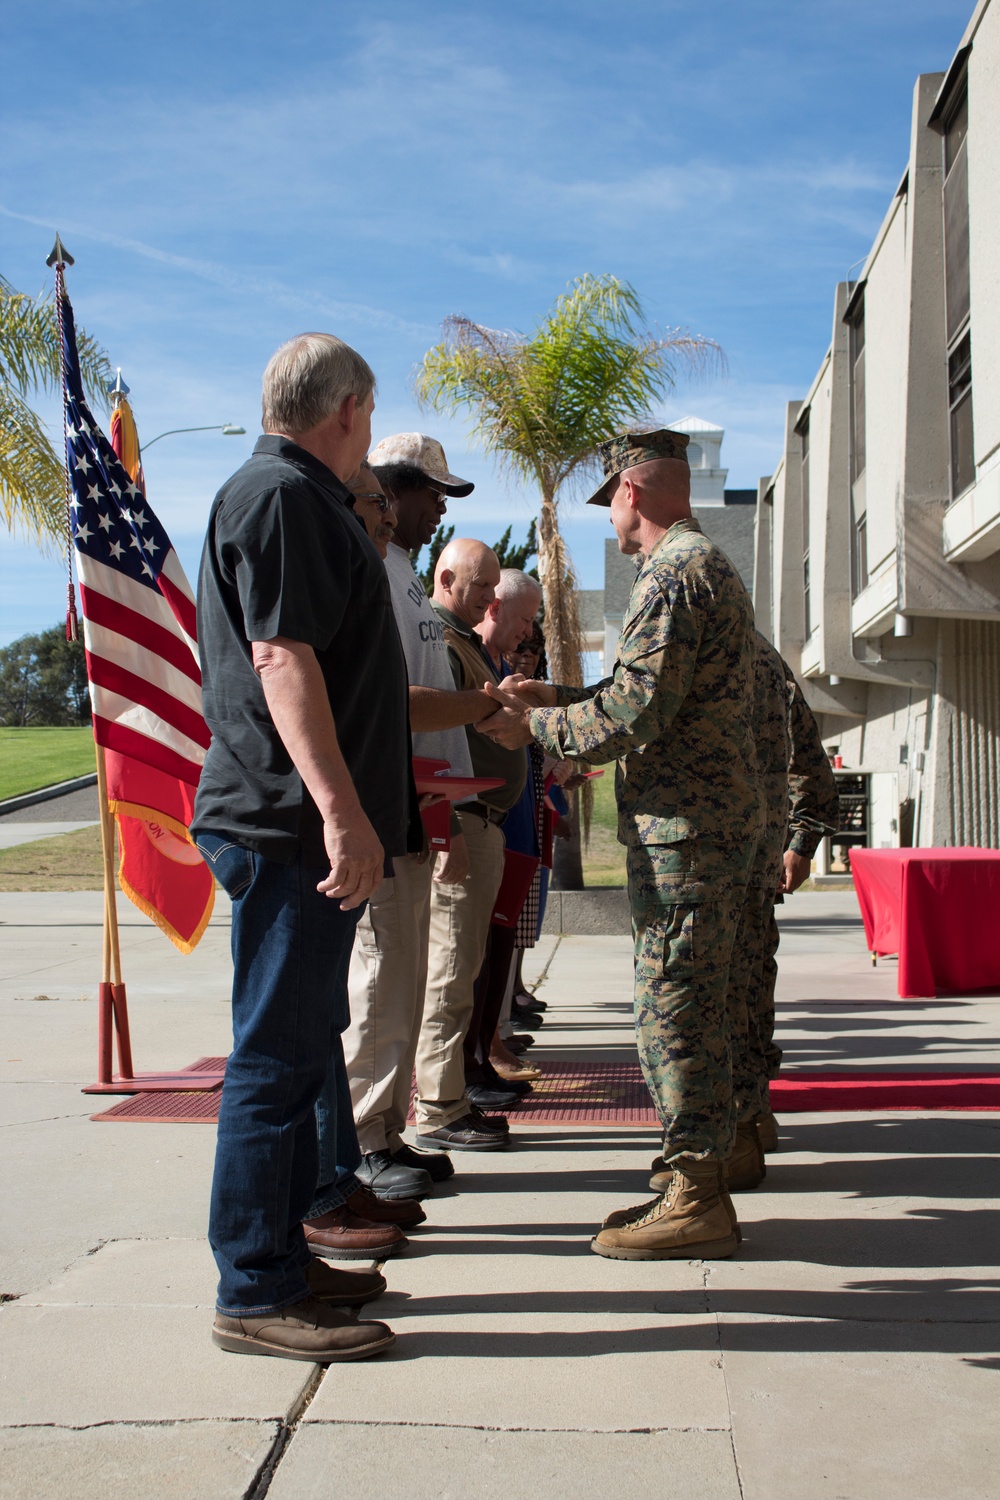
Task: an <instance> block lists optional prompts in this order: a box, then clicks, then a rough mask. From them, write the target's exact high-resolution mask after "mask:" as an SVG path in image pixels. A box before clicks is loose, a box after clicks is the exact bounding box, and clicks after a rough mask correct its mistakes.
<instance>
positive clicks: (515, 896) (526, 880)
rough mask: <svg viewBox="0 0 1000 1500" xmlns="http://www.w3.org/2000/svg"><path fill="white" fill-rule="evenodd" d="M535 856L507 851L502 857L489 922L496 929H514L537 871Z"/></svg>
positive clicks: (536, 856) (512, 850)
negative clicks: (498, 881) (500, 870)
mask: <svg viewBox="0 0 1000 1500" xmlns="http://www.w3.org/2000/svg"><path fill="white" fill-rule="evenodd" d="M538 863H539V861H538V855H537V854H519V853H518V852H517V850H516V849H507V850H505V851H504V856H503V878H502V879H501V881H500V889H499V890H498V891H497V899H496V901H495V902H494V904H493V915H492V917H490V921H491V922H495V923H496V925H497V926H498V927H516V926H517V919H518V917H519V916H520V915H521V908H522V907H523V905H524V903H525V901H527V899H528V892H529V891H530V890H531V882H532V880H533V879H534V878H535V871H536V870H537V869H538Z"/></svg>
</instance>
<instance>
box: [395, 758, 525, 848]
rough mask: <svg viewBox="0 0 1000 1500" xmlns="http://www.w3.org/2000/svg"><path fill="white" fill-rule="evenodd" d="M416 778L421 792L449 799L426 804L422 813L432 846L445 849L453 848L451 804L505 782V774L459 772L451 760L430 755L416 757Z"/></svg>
mask: <svg viewBox="0 0 1000 1500" xmlns="http://www.w3.org/2000/svg"><path fill="white" fill-rule="evenodd" d="M413 780H414V782H415V784H416V788H417V794H418V795H419V796H421V797H423V796H427V795H429V794H432V795H434V796H436V797H444V798H446V799H447V800H446V801H444V802H435V803H434V805H433V807H425V808H423V809H422V810H421V813H420V817H421V819H422V821H423V825H424V828H425V830H426V833H427V842H428V843H429V844H430V846H431V849H432V850H434V849H440V850H442V851H443V850H446V849H450V848H451V834H450V832H449V830H450V828H451V804H452V803H453V802H464V801H465V799H466V798H467V797H474V796H475V795H476V793H477V792H488V791H491V790H492V789H493V787H496V786H503V778H502V777H500V776H460V775H455V774H453V773H452V769H451V762H450V761H447V760H434V759H432V758H431V757H430V756H427V755H415V756H414V757H413Z"/></svg>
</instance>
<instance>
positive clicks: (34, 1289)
mask: <svg viewBox="0 0 1000 1500" xmlns="http://www.w3.org/2000/svg"><path fill="white" fill-rule="evenodd" d="M122 916H123V931H122V940H123V962H124V966H125V974H126V980H127V983H128V988H129V997H130V1008H131V1012H132V1019H133V1025H132V1032H133V1047H134V1051H135V1061H136V1066H137V1068H140V1069H150V1068H173V1067H176V1066H178V1065H182V1064H185V1063H189V1062H191V1061H193V1060H194V1059H195V1058H196V1057H198V1056H201V1055H203V1054H217V1053H218V1054H221V1053H224V1052H225V1051H226V1049H227V1046H228V1041H229V1011H228V987H229V975H228V912H227V910H226V906H225V902H224V900H222V901H220V910H219V914H218V915H217V916H216V917H215V918H214V920H213V922H212V924H211V927H210V929H209V931H208V933H207V934H206V937H205V939H204V941H203V942H202V944H201V946H200V947H199V948H198V949H197V950H196V952H195V953H194V955H192V956H191V957H190V958H187V959H185V958H183V957H181V956H180V955H179V954H176V953H175V952H174V950H173V949H172V948H171V947H170V945H169V944H168V943H167V942H166V940H165V939H164V938H162V937H161V936H160V935H159V933H157V932H156V931H155V929H153V928H152V926H151V925H150V924H149V923H148V922H146V921H145V919H143V918H142V917H140V916H139V914H138V913H134V914H133V912H132V910H131V908H129V907H128V904H127V903H125V902H123V903H122ZM782 924H783V930H784V948H783V961H782V977H781V1000H782V1004H781V1039H782V1042H783V1045H784V1046H785V1047H786V1053H787V1062H788V1065H789V1066H791V1067H797V1066H800V1065H803V1066H821V1065H826V1066H838V1065H842V1064H845V1063H848V1064H849V1063H853V1064H855V1065H862V1064H870V1065H872V1066H896V1067H901V1068H913V1067H915V1066H920V1065H928V1066H934V1067H938V1068H943V1067H949V1066H952V1065H955V1066H964V1067H972V1066H982V1067H986V1066H991V1065H995V1062H996V1047H997V1038H998V1031H997V1024H998V1021H1000V1006H998V1002H997V1000H995V999H993V1000H991V999H976V1000H962V999H958V1000H955V999H952V1000H947V1001H900V1000H898V999H897V998H896V996H895V973H894V966H893V965H892V964H888V963H887V964H881V963H880V965H879V968H878V969H877V970H873V969H872V967H871V962H870V959H869V958H868V955H867V953H866V951H865V946H864V938H863V934H862V932H861V928H860V924H859V922H858V919H857V908H856V904H855V902H854V898H853V896H851V895H848V896H841V895H832V894H818V895H799V896H796V897H795V898H794V899H793V900H792V901H791V902H790V903H789V904H788V906H787V907H786V908H785V910H784V913H783V915H782ZM100 935H101V933H100V897H99V895H97V894H91V893H79V894H69V895H61V894H60V895H54V894H53V895H4V896H0V944H2V952H3V964H2V973H3V978H2V980H0V1017H2V1028H3V1030H2V1035H3V1043H2V1054H0V1076H2V1077H3V1079H4V1087H3V1091H2V1101H3V1103H2V1116H0V1120H2V1124H3V1131H2V1138H3V1140H4V1141H5V1142H6V1150H5V1151H4V1156H3V1161H4V1194H3V1215H2V1218H3V1226H2V1249H0V1256H2V1259H0V1269H2V1279H0V1291H2V1292H3V1294H4V1296H5V1299H9V1300H7V1304H6V1306H4V1307H3V1309H2V1310H0V1497H2V1500H8V1497H10V1500H14V1497H16V1500H35V1497H46V1500H48V1497H55V1496H60V1497H66V1500H98V1497H100V1500H119V1497H125V1496H129V1497H131V1496H135V1495H144V1496H148V1497H151V1500H160V1497H184V1500H188V1497H191V1500H193V1497H198V1500H202V1497H211V1500H228V1497H234V1500H236V1497H243V1496H252V1497H254V1500H261V1497H262V1496H263V1495H265V1494H267V1495H268V1496H269V1497H270V1500H320V1497H323V1500H326V1497H328V1496H329V1495H331V1494H338V1495H344V1496H347V1497H353V1496H358V1497H367V1496H369V1495H370V1494H371V1493H372V1492H373V1491H374V1490H375V1489H377V1490H378V1492H379V1493H388V1494H392V1495H396V1494H399V1495H405V1496H406V1497H407V1500H424V1497H432V1496H433V1497H455V1500H478V1497H484V1500H486V1497H493V1496H497V1497H501V1496H502V1497H504V1500H507V1497H509V1495H510V1494H511V1493H512V1492H513V1491H515V1490H518V1489H521V1488H524V1489H528V1490H530V1492H531V1493H532V1495H534V1496H537V1497H539V1500H550V1497H551V1500H563V1497H569V1496H574V1497H575V1496H578V1495H590V1494H603V1493H607V1494H619V1493H621V1492H622V1491H625V1490H627V1491H628V1492H630V1493H631V1492H636V1491H638V1492H641V1493H645V1494H649V1495H655V1496H657V1497H665V1500H666V1497H669V1500H701V1497H705V1500H708V1497H711V1500H716V1497H718V1500H723V1497H725V1500H814V1497H818V1500H841V1497H845V1500H868V1497H872V1500H876V1497H877V1500H897V1497H898V1500H904V1497H905V1500H973V1497H975V1500H985V1497H996V1496H997V1495H998V1494H1000V1462H998V1460H1000V1453H998V1442H997V1437H996V1431H997V1422H996V1411H997V1404H998V1396H1000V1357H998V1349H997V1336H998V1332H1000V1311H998V1299H997V1288H998V1285H1000V1279H998V1271H997V1247H998V1243H1000V1237H998V1233H997V1229H998V1215H997V1212H996V1202H995V1200H996V1196H997V1188H998V1173H997V1165H996V1152H997V1147H998V1145H1000V1115H997V1114H981V1115H976V1114H954V1113H953V1114H941V1115H934V1116H927V1115H915V1114H907V1113H901V1114H898V1115H887V1114H878V1115H862V1114H851V1115H845V1116H842V1117H837V1116H833V1115H794V1116H788V1117H787V1118H786V1119H784V1120H783V1121H781V1137H782V1151H781V1152H780V1154H778V1155H777V1156H775V1157H772V1158H770V1160H769V1168H768V1177H767V1180H766V1183H765V1184H764V1187H763V1188H762V1189H760V1190H758V1191H757V1192H755V1193H752V1194H746V1195H742V1196H741V1197H740V1198H739V1200H738V1207H739V1210H740V1216H741V1221H742V1223H743V1227H744V1233H745V1236H746V1238H745V1242H744V1244H743V1246H742V1247H741V1250H740V1253H739V1255H738V1256H737V1257H735V1258H734V1259H733V1260H731V1261H716V1262H710V1263H709V1262H705V1263H702V1262H647V1263H641V1262H639V1263H627V1262H617V1261H605V1260H602V1259H600V1258H598V1257H597V1256H594V1255H592V1254H590V1253H589V1251H588V1248H587V1243H588V1239H589V1237H590V1235H591V1233H592V1232H593V1231H594V1229H595V1227H596V1226H597V1225H598V1224H599V1223H600V1221H601V1218H602V1217H603V1215H604V1214H605V1213H607V1211H608V1210H609V1209H610V1208H612V1207H616V1206H619V1205H621V1204H624V1203H629V1202H637V1201H641V1200H642V1199H643V1198H645V1197H648V1190H647V1187H646V1171H645V1168H646V1165H647V1163H648V1160H649V1158H650V1157H651V1156H652V1154H653V1152H654V1150H655V1147H656V1139H655V1135H654V1133H653V1132H651V1131H646V1130H635V1131H632V1130H615V1129H607V1130H602V1129H597V1128H581V1127H579V1126H567V1127H566V1128H564V1129H557V1128H554V1127H551V1126H547V1127H539V1128H536V1129H533V1130H528V1129H521V1130H519V1131H518V1137H517V1147H516V1149H514V1150H511V1151H510V1152H508V1153H505V1154H501V1155H497V1156H483V1157H478V1158H477V1157H474V1156H469V1155H468V1154H466V1155H464V1156H463V1155H461V1154H459V1153H456V1154H455V1158H454V1159H455V1163H456V1166H457V1167H458V1169H459V1170H458V1175H456V1177H455V1178H454V1179H453V1182H452V1183H449V1184H446V1185H445V1188H446V1189H447V1190H446V1191H443V1190H442V1189H439V1190H438V1193H437V1195H436V1196H435V1197H434V1198H432V1199H430V1200H428V1201H427V1203H426V1204H425V1207H426V1208H427V1209H428V1222H427V1224H426V1225H425V1226H423V1227H422V1228H421V1229H419V1230H417V1231H416V1232H415V1233H414V1234H413V1236H412V1238H411V1241H410V1246H409V1249H408V1250H407V1251H406V1252H405V1254H403V1255H402V1256H400V1257H397V1258H395V1259H393V1260H391V1261H389V1262H388V1263H387V1267H386V1274H387V1276H388V1280H389V1287H390V1290H389V1292H388V1293H387V1294H386V1295H385V1296H384V1297H383V1298H381V1299H380V1301H379V1302H377V1303H375V1304H373V1305H372V1306H371V1308H370V1309H369V1314H370V1315H372V1316H377V1317H380V1318H384V1319H385V1320H386V1321H388V1322H389V1323H390V1324H391V1325H392V1326H393V1327H394V1328H395V1329H396V1331H397V1333H398V1334H399V1340H398V1343H397V1345H396V1348H395V1349H394V1351H393V1352H392V1353H391V1354H390V1355H388V1356H386V1357H384V1358H382V1359H380V1360H373V1361H371V1362H366V1363H361V1364H356V1365H343V1366H332V1367H331V1368H330V1369H329V1371H323V1370H319V1369H316V1368H314V1367H311V1366H308V1365H305V1364H298V1363H294V1362H291V1361H282V1360H268V1359H254V1358H241V1357H238V1356H232V1355H226V1354H223V1353H221V1352H220V1351H218V1350H216V1349H215V1348H214V1346H213V1345H212V1344H211V1342H210V1340H209V1327H210V1323H211V1316H212V1314H211V1307H212V1300H213V1292H214V1281H215V1275H214V1266H213V1263H212V1260H211V1256H210V1254H209V1252H208V1249H207V1247H206V1245H205V1242H204V1225H205V1220H206V1214H207V1202H208V1190H209V1180H210V1174H211V1163H212V1153H213V1145H214V1141H213V1132H212V1130H211V1129H210V1128H208V1127H206V1126H195V1125H124V1124H120V1125H119V1124H92V1123H91V1122H90V1121H89V1119H88V1116H89V1115H90V1114H91V1113H92V1112H94V1110H95V1109H98V1108H100V1107H101V1101H100V1100H95V1099H93V1098H90V1097H86V1096H83V1095H81V1093H80V1092H79V1089H80V1086H81V1085H82V1084H84V1083H86V1082H89V1081H90V1080H91V1079H92V1078H93V1076H94V1074H95V1071H96V1014H95V1011H96V1006H95V997H96V983H95V980H96V976H97V967H98V963H99V957H100ZM529 972H533V973H535V974H539V973H541V974H543V976H544V977H543V979H542V989H541V993H542V994H543V995H544V996H545V997H546V998H547V999H548V1001H549V1006H550V1008H549V1011H548V1019H547V1020H546V1022H545V1025H544V1027H543V1028H542V1030H541V1032H540V1033H539V1041H540V1043H541V1042H544V1043H545V1047H544V1048H543V1047H542V1046H539V1047H538V1048H536V1049H534V1051H533V1053H532V1056H533V1057H539V1058H540V1059H541V1060H542V1061H543V1062H544V1060H545V1058H546V1057H549V1058H580V1059H582V1058H584V1057H588V1056H592V1057H603V1058H607V1059H614V1058H619V1057H624V1056H629V1055H631V1054H632V1050H633V1043H632V1039H631V1034H630V1011H631V1004H630V945H629V943H628V941H627V940H626V939H622V938H610V937H572V938H563V939H561V940H560V939H558V938H553V937H547V938H545V939H544V941H543V943H542V944H541V945H540V947H539V949H538V950H536V954H535V956H534V958H533V961H532V963H531V965H530V966H529Z"/></svg>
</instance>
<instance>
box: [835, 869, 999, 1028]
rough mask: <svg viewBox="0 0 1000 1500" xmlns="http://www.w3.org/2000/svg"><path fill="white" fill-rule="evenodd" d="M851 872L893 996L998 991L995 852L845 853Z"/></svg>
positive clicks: (871, 946) (870, 940) (870, 943)
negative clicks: (892, 969) (891, 967)
mask: <svg viewBox="0 0 1000 1500" xmlns="http://www.w3.org/2000/svg"><path fill="white" fill-rule="evenodd" d="M851 873H852V874H853V876H854V888H855V890H856V891H857V894H858V904H859V905H860V907H861V916H862V918H863V919H864V924H865V936H866V937H867V939H868V947H869V950H870V951H871V952H872V953H878V954H887V953H898V954H899V979H898V983H897V990H898V993H899V994H900V996H902V997H903V998H904V999H911V998H916V997H918V996H923V995H939V994H961V993H968V992H970V991H972V990H986V989H998V990H1000V849H852V850H851Z"/></svg>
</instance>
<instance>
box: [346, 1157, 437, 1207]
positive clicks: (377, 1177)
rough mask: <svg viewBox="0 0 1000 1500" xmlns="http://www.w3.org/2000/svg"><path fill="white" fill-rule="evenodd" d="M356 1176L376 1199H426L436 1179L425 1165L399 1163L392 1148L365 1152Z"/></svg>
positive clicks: (390, 1200) (388, 1200)
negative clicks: (393, 1154) (415, 1165)
mask: <svg viewBox="0 0 1000 1500" xmlns="http://www.w3.org/2000/svg"><path fill="white" fill-rule="evenodd" d="M355 1176H356V1177H357V1179H358V1181H359V1182H362V1183H364V1185H365V1187H366V1188H369V1189H370V1190H371V1191H372V1192H373V1193H374V1194H375V1196H376V1198H384V1199H385V1200H386V1201H387V1202H390V1203H391V1202H392V1201H393V1200H394V1199H397V1198H426V1197H427V1195H428V1193H432V1192H433V1191H434V1179H433V1178H432V1177H431V1174H430V1173H429V1172H428V1171H427V1169H426V1168H425V1167H411V1166H409V1165H408V1164H407V1163H406V1162H397V1161H396V1159H395V1158H394V1157H393V1156H392V1154H391V1153H390V1152H389V1151H366V1152H365V1154H364V1156H363V1157H362V1159H361V1165H360V1167H358V1169H357V1171H356V1173H355Z"/></svg>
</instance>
